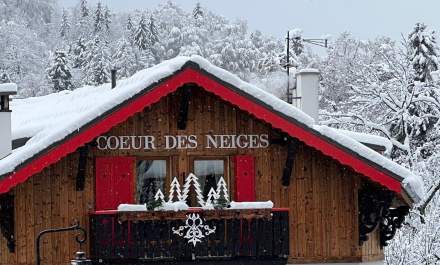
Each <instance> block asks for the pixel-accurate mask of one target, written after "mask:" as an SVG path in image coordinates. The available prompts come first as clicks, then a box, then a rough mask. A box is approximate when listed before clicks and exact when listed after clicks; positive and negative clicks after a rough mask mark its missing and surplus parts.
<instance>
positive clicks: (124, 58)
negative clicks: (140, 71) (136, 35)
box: [112, 38, 137, 77]
mask: <svg viewBox="0 0 440 265" xmlns="http://www.w3.org/2000/svg"><path fill="white" fill-rule="evenodd" d="M112 61H113V64H114V66H115V67H116V69H117V70H118V73H119V75H120V76H122V77H129V76H131V75H132V74H133V73H134V72H135V71H136V69H137V65H136V61H137V58H136V53H135V51H134V50H133V48H132V46H131V44H130V42H129V41H128V40H127V39H126V38H122V39H120V40H119V41H118V44H117V47H116V50H115V52H114V53H113V56H112Z"/></svg>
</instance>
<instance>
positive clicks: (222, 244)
mask: <svg viewBox="0 0 440 265" xmlns="http://www.w3.org/2000/svg"><path fill="white" fill-rule="evenodd" d="M314 74H315V76H316V73H314V72H313V71H304V72H302V73H299V75H300V76H299V77H298V80H300V81H299V82H301V80H303V81H304V80H306V78H307V77H308V76H307V75H314ZM304 82H305V81H304ZM307 84H309V85H310V86H311V83H307V82H305V83H302V84H299V86H298V87H301V86H302V89H304V91H305V89H308V87H307V86H308V85H307ZM310 89H312V88H310ZM14 92H15V91H14V90H10V89H9V90H8V89H3V90H2V89H1V88H0V96H1V100H2V104H0V106H1V107H0V121H1V122H2V123H1V128H0V135H4V137H2V138H1V139H0V143H1V142H3V143H4V147H2V149H0V193H1V195H0V211H1V213H0V216H1V217H0V230H1V235H2V236H1V239H0V264H2V265H19V264H20V265H31V264H36V262H37V256H40V257H41V261H40V264H53V265H61V264H63V265H64V264H69V262H70V260H71V259H72V258H73V254H74V253H75V252H77V251H78V250H79V249H81V250H82V251H84V252H85V253H86V255H87V258H89V259H90V260H91V262H93V264H126V265H129V264H130V265H131V264H193V263H198V264H222V263H229V264H251V263H252V264H286V263H299V264H303V263H332V262H337V263H349V264H358V263H363V262H373V263H377V264H380V263H381V261H382V260H383V258H384V254H383V248H384V246H386V245H387V242H388V241H389V240H390V239H392V237H393V236H394V234H395V232H396V229H398V228H399V227H400V226H401V224H402V222H403V219H404V217H405V215H406V214H407V213H408V210H409V208H410V207H411V206H412V204H413V203H415V202H417V201H418V200H420V197H421V196H422V194H421V191H420V190H421V189H420V186H421V183H420V180H419V178H418V177H417V176H414V175H413V174H411V172H409V171H408V170H406V169H405V168H403V167H401V166H399V165H397V164H395V163H394V162H392V161H390V160H389V159H387V158H386V157H384V156H383V155H382V154H381V151H377V150H373V149H371V148H369V147H368V146H366V145H364V144H362V143H360V142H359V141H357V140H355V139H353V138H350V137H349V136H347V135H344V133H342V132H341V131H338V130H335V129H331V128H329V127H326V126H322V125H319V124H317V123H316V122H315V121H314V119H313V118H311V117H310V116H308V115H307V114H305V113H304V112H303V111H301V110H300V109H299V108H297V107H295V106H292V105H290V104H288V103H286V102H284V101H282V100H280V99H278V98H276V97H275V96H272V95H270V94H269V93H267V92H265V91H263V90H261V89H259V88H256V87H254V86H252V85H250V84H248V83H246V82H243V81H241V80H240V79H239V78H238V77H236V76H234V75H233V74H231V73H228V72H227V71H225V70H222V69H219V68H217V67H215V66H213V65H211V64H210V63H209V62H207V61H205V60H204V59H202V58H200V57H191V58H187V57H178V58H176V59H173V60H170V61H166V62H164V63H162V64H159V65H157V66H155V67H152V68H150V69H146V70H143V71H141V72H139V73H137V74H135V75H134V76H133V77H131V78H128V79H124V80H119V81H118V84H117V85H116V86H115V87H114V88H112V87H111V86H110V84H105V85H102V86H99V87H84V88H79V89H77V90H75V91H63V92H59V93H56V94H51V95H48V96H43V97H37V98H28V99H17V100H13V101H12V102H11V104H10V105H11V107H9V104H8V102H9V95H10V94H13V93H14ZM305 93H306V92H304V95H305ZM302 104H303V105H307V102H304V101H303V102H302ZM11 110H12V112H11ZM2 115H3V116H2ZM2 117H3V118H2ZM11 120H12V125H11V126H10V125H9V124H10V121H11ZM8 122H9V123H8ZM4 125H5V126H4ZM10 128H12V129H10ZM11 131H12V134H11ZM2 132H3V133H4V134H1V133H2ZM0 146H2V145H0ZM376 147H377V146H376ZM8 148H9V149H8ZM379 149H380V148H379ZM382 151H383V150H382ZM190 177H191V178H193V180H194V181H193V183H192V185H193V186H194V187H190V186H189V185H186V184H187V182H188V181H187V180H188V178H190ZM174 179H176V180H174ZM220 179H223V180H224V181H225V183H226V184H225V185H226V187H227V189H228V191H229V194H228V198H227V201H226V204H225V205H223V207H211V208H209V207H201V206H203V205H201V204H205V205H204V206H207V202H208V201H209V199H208V197H209V196H211V195H212V194H211V195H209V192H210V191H211V190H212V191H216V190H217V189H218V185H219V180H220ZM173 181H174V183H173ZM173 185H174V186H173ZM176 185H180V187H181V189H182V191H181V193H180V195H179V194H178V197H179V196H180V197H179V198H180V200H179V202H180V203H181V202H184V203H183V204H185V205H186V206H187V207H183V208H182V207H180V206H182V203H181V204H180V206H179V207H178V205H177V204H178V203H179V202H175V201H173V200H172V199H170V200H169V199H168V198H169V197H171V195H170V192H169V190H170V186H171V187H176ZM185 185H186V186H185ZM185 189H186V193H185ZM197 189H198V190H197ZM158 190H161V192H162V193H163V195H164V196H162V197H161V196H160V194H159V195H158ZM195 190H197V191H195ZM156 195H157V196H156ZM183 195H185V196H183ZM217 195H218V194H217ZM212 196H214V197H215V195H212ZM212 196H211V197H212ZM158 198H159V199H158ZM182 198H183V199H182ZM212 198H213V197H212ZM158 200H162V201H163V202H165V204H166V205H168V206H170V207H171V208H162V210H160V209H159V208H157V209H156V210H152V209H153V208H154V207H153V208H150V209H148V210H147V209H145V210H144V209H143V208H142V204H144V205H145V204H147V205H150V206H151V205H152V202H156V201H158ZM240 202H241V203H240ZM252 202H254V203H252ZM259 202H261V203H259ZM271 203H272V204H273V207H272V205H271ZM123 204H125V205H123ZM229 204H230V205H231V206H229ZM176 205H177V206H176ZM233 205H238V206H236V207H233ZM174 206H176V208H175V209H174V210H173V209H172V207H174ZM144 207H145V206H144ZM118 208H119V209H118ZM76 224H78V225H79V226H80V227H82V228H84V230H85V231H86V232H87V235H88V236H87V238H78V237H76V236H77V233H78V232H80V230H78V227H77V226H75V225H76ZM69 227H70V228H69ZM56 228H69V229H66V231H64V232H59V233H57V232H55V231H52V230H50V229H56ZM48 229H49V231H46V232H45V233H43V235H40V236H39V234H40V232H41V231H44V230H48ZM70 230H74V231H70ZM52 232H53V233H52ZM37 238H39V241H40V244H37V243H36V240H37ZM77 239H78V241H84V242H83V243H82V244H80V245H79V244H78V242H77ZM81 239H84V240H81ZM37 248H38V252H36V251H37ZM77 258H81V257H77ZM83 262H85V261H84V260H83ZM72 264H77V263H72ZM78 264H85V263H78Z"/></svg>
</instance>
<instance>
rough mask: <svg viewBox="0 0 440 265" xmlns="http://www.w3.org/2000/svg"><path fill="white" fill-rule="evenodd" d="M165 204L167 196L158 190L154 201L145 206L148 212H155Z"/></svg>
mask: <svg viewBox="0 0 440 265" xmlns="http://www.w3.org/2000/svg"><path fill="white" fill-rule="evenodd" d="M164 202H165V196H164V195H163V193H162V191H161V190H160V189H158V190H157V192H156V194H155V195H154V199H152V200H149V201H147V203H146V204H145V205H146V207H147V210H149V211H154V210H155V209H157V208H160V207H161V206H162V205H163V204H164Z"/></svg>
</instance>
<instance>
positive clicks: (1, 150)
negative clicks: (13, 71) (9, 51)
mask: <svg viewBox="0 0 440 265" xmlns="http://www.w3.org/2000/svg"><path fill="white" fill-rule="evenodd" d="M15 94H17V85H16V84H13V83H5V84H0V159H2V158H4V157H5V156H8V155H9V154H11V152H12V133H11V109H10V107H9V102H10V98H9V96H11V95H15Z"/></svg>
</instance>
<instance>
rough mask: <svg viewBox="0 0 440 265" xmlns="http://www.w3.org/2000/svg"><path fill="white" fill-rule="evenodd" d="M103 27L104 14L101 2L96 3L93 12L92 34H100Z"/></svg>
mask: <svg viewBox="0 0 440 265" xmlns="http://www.w3.org/2000/svg"><path fill="white" fill-rule="evenodd" d="M104 27H105V14H104V10H103V8H102V4H101V2H98V4H97V6H96V10H95V22H94V30H95V31H94V32H95V34H96V33H100V32H102V30H103V29H104Z"/></svg>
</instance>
